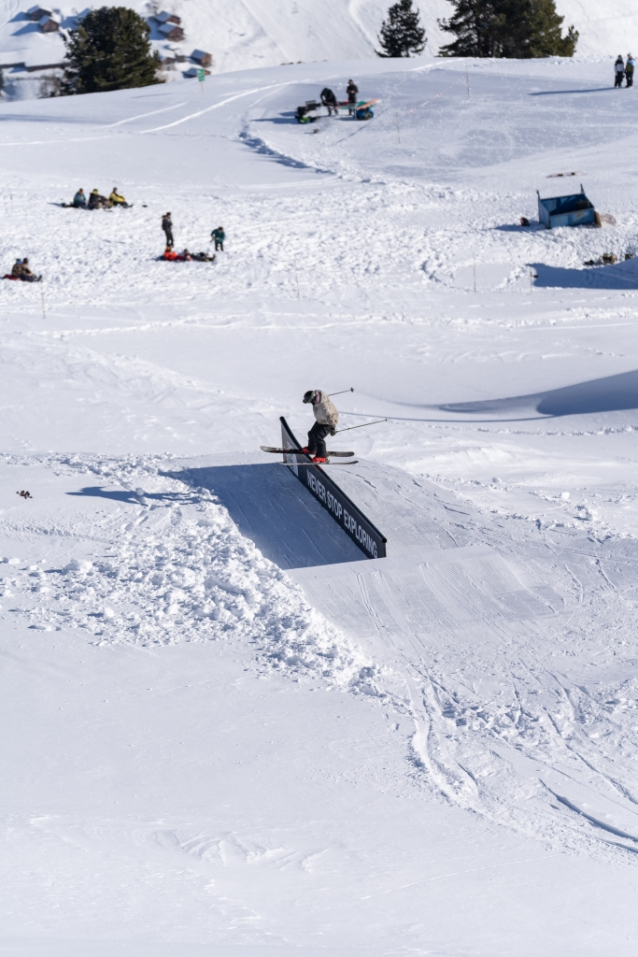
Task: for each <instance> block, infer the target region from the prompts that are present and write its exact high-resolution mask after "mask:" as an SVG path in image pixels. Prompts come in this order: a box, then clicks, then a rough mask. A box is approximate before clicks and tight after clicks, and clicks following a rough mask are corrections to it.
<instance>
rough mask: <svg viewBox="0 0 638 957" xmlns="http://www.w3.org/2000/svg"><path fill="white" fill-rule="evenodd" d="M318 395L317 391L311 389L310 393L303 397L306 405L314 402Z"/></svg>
mask: <svg viewBox="0 0 638 957" xmlns="http://www.w3.org/2000/svg"><path fill="white" fill-rule="evenodd" d="M316 394H317V390H316V389H309V390H308V392H306V393H305V394H304V397H303V400H304V404H307V403H308V402H313V401H314V398H315V396H316Z"/></svg>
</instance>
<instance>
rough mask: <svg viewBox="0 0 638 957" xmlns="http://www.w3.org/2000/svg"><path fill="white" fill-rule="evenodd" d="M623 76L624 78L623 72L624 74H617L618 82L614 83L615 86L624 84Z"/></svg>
mask: <svg viewBox="0 0 638 957" xmlns="http://www.w3.org/2000/svg"><path fill="white" fill-rule="evenodd" d="M622 78H623V74H622V73H617V74H616V82H615V83H614V86H622Z"/></svg>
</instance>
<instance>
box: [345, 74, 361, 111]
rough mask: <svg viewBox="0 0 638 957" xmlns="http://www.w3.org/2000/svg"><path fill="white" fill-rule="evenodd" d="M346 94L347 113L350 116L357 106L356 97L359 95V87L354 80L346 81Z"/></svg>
mask: <svg viewBox="0 0 638 957" xmlns="http://www.w3.org/2000/svg"><path fill="white" fill-rule="evenodd" d="M346 93H347V94H348V113H349V114H350V116H352V115H353V113H354V111H355V109H356V106H357V95H358V93H359V87H358V86H357V84H356V83H355V82H354V80H348V85H347V87H346Z"/></svg>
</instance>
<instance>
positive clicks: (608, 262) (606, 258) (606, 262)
mask: <svg viewBox="0 0 638 957" xmlns="http://www.w3.org/2000/svg"><path fill="white" fill-rule="evenodd" d="M600 258H601V260H602V264H603V266H613V265H614V263H617V262H618V260H617V259H616V257H615V256H614V254H613V253H603V254H602V256H601V257H600Z"/></svg>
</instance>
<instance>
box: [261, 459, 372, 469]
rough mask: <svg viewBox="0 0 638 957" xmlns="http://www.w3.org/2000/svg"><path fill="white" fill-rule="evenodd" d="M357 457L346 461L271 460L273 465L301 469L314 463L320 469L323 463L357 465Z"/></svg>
mask: <svg viewBox="0 0 638 957" xmlns="http://www.w3.org/2000/svg"><path fill="white" fill-rule="evenodd" d="M358 464H359V459H349V460H348V461H347V462H273V465H285V467H286V468H288V469H301V468H304V466H307V465H316V466H318V468H320V469H322V468H323V467H324V466H325V465H358Z"/></svg>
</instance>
